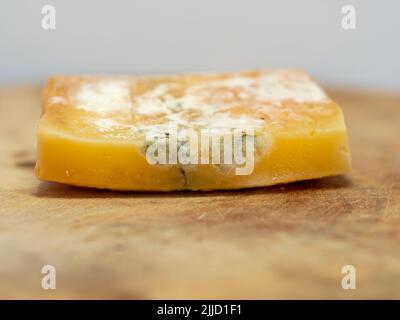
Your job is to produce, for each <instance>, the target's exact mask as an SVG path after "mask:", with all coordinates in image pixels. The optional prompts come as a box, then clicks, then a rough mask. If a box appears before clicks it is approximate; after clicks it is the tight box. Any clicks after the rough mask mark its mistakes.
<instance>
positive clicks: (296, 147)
mask: <svg viewBox="0 0 400 320" xmlns="http://www.w3.org/2000/svg"><path fill="white" fill-rule="evenodd" d="M203 135H204V136H203ZM202 137H204V139H203V138H202ZM214 138H215V140H213V139H214ZM214 142H215V143H214ZM214 147H215V148H216V149H215V151H214V149H213V148H214ZM247 147H248V149H246V148H247ZM230 149H232V150H230ZM214 152H215V153H214ZM236 155H238V158H235V156H236ZM239 156H241V157H242V158H240V157H239ZM238 159H241V160H242V161H239V160H238ZM161 160H163V161H161ZM165 160H166V161H165ZM349 169H350V154H349V147H348V141H347V131H346V126H345V124H344V120H343V115H342V112H341V110H340V108H339V107H338V106H337V105H336V104H335V103H334V102H332V101H331V100H330V99H329V98H328V97H327V96H326V94H325V93H324V92H323V90H322V89H321V88H320V87H319V86H318V85H317V84H316V83H315V82H314V81H312V79H311V78H310V77H309V76H308V75H307V74H306V73H304V72H302V71H295V70H279V71H272V72H258V71H257V72H240V73H229V74H200V75H179V76H171V77H151V78H149V77H142V78H139V77H136V78H135V77H90V76H79V77H53V78H51V79H50V80H49V81H48V83H47V86H46V88H45V92H44V101H43V115H42V117H41V120H40V123H39V126H38V159H37V164H36V175H37V177H38V178H39V179H42V180H47V181H56V182H61V183H66V184H71V185H77V186H86V187H95V188H106V189H113V190H142V191H145V190H160V191H170V190H185V189H188V190H213V189H236V188H246V187H257V186H267V185H273V184H278V183H286V182H292V181H297V180H304V179H313V178H320V177H324V176H329V175H337V174H341V173H345V172H347V171H348V170H349Z"/></svg>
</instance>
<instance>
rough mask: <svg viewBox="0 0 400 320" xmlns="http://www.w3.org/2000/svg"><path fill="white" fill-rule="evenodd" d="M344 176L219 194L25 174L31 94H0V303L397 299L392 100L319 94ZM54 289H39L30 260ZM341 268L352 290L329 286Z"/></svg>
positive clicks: (29, 159)
mask: <svg viewBox="0 0 400 320" xmlns="http://www.w3.org/2000/svg"><path fill="white" fill-rule="evenodd" d="M329 93H330V94H331V96H332V97H333V98H334V99H335V100H336V101H337V102H339V104H341V105H342V106H343V109H344V113H345V116H346V121H347V124H348V127H349V131H350V140H351V150H352V155H353V167H354V169H353V172H352V174H350V175H348V176H339V177H333V178H326V179H320V180H314V181H308V182H300V183H294V184H290V185H286V186H276V187H269V188H258V189H252V190H251V189H250V190H242V191H232V192H212V193H198V192H174V193H115V192H108V191H96V190H90V189H80V188H74V187H69V186H64V185H59V184H53V183H42V182H40V181H38V180H36V178H35V177H34V175H33V167H34V162H35V124H36V121H37V120H38V117H39V108H40V107H39V104H40V102H39V100H40V90H39V89H38V88H36V87H33V88H17V89H7V90H6V89H3V90H1V91H0V151H1V152H0V177H1V178H0V261H1V263H0V298H400V229H399V228H400V142H399V141H400V97H396V96H394V95H387V94H382V93H368V92H353V91H346V90H336V91H335V90H331V91H330V92H329ZM46 264H51V265H54V266H55V267H56V270H57V289H56V290H43V289H42V288H41V280H42V277H43V275H42V274H41V268H42V266H43V265H46ZM348 264H350V265H354V266H355V268H356V271H357V289H356V290H343V289H342V288H341V279H342V276H343V275H342V274H341V268H342V266H343V265H348Z"/></svg>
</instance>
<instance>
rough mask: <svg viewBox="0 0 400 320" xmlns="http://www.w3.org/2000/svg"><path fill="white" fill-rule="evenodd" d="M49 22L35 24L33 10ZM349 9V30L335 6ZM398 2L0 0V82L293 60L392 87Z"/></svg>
mask: <svg viewBox="0 0 400 320" xmlns="http://www.w3.org/2000/svg"><path fill="white" fill-rule="evenodd" d="M45 4H52V5H54V6H55V8H56V19H57V27H56V30H55V31H45V30H43V29H42V27H41V19H42V14H41V8H42V6H43V5H45ZM345 4H352V5H354V6H355V7H356V9H357V29H356V30H354V31H345V30H343V29H342V27H341V19H342V13H341V8H342V6H343V5H345ZM399 59H400V1H398V0H383V1H378V0H348V1H342V0H140V1H139V0H130V1H129V0H126V1H125V0H108V1H100V0H97V1H96V0H59V1H57V0H47V1H42V0H0V85H8V84H17V83H18V84H19V83H27V82H29V81H42V80H43V79H45V78H46V77H47V76H48V75H50V74H59V73H63V74H68V73H140V74H143V73H172V72H188V71H224V70H241V69H255V68H264V69H270V68H284V67H300V68H304V69H307V70H308V71H310V72H311V73H312V74H313V75H314V76H315V77H316V78H317V79H318V80H320V81H324V82H325V83H326V82H328V83H331V84H340V85H348V86H364V87H371V88H372V87H378V88H383V89H392V90H400V61H399Z"/></svg>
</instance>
